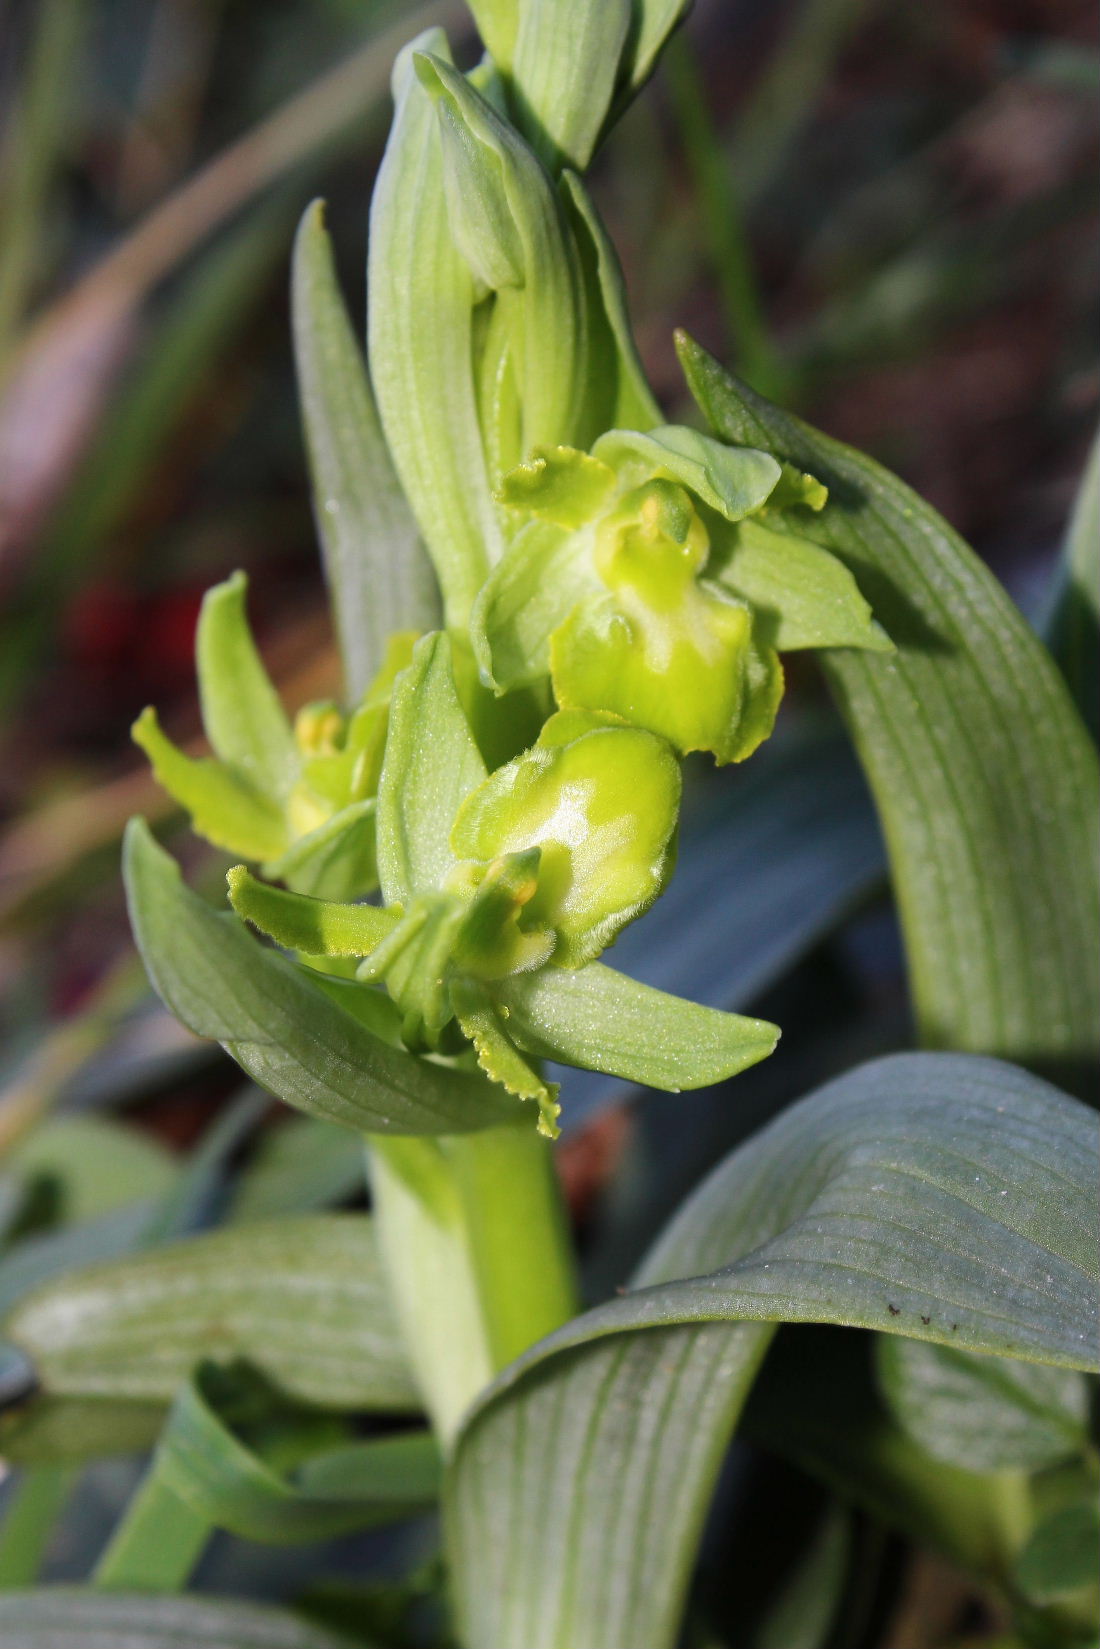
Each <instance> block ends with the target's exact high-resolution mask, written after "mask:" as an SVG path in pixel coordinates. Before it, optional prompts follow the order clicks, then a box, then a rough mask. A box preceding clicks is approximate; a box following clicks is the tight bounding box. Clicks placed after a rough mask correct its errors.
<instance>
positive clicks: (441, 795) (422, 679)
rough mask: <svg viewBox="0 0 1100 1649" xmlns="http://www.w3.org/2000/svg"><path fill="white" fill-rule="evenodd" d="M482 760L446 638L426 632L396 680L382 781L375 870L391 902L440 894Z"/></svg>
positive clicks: (479, 777) (402, 902) (482, 771)
mask: <svg viewBox="0 0 1100 1649" xmlns="http://www.w3.org/2000/svg"><path fill="white" fill-rule="evenodd" d="M484 777H485V763H484V762H483V760H482V758H481V754H480V752H479V750H478V748H477V745H476V743H475V742H474V736H473V734H472V732H471V731H470V725H469V722H468V721H467V719H466V715H465V712H464V711H463V709H462V706H461V704H460V703H459V698H458V692H457V689H456V687H455V680H454V672H453V669H452V662H451V643H450V640H449V638H448V637H447V636H446V635H434V636H425V637H424V639H423V640H422V641H420V642H418V643H417V645H416V647H415V648H414V650H413V661H412V663H411V664H410V666H409V668H408V669H407V670H406V671H404V672H403V673H402V675H401V676H400V677H399V678H398V681H397V684H396V686H395V688H394V694H393V702H392V705H391V709H390V728H389V735H388V738H387V740H386V757H385V761H384V762H383V764H382V776H381V779H380V781H379V786H378V814H377V820H378V873H379V879H380V881H381V884H382V892H383V894H384V896H385V900H386V903H387V904H391V905H394V904H400V905H406V904H408V902H409V900H410V898H411V897H412V896H413V895H414V894H417V893H427V894H431V893H435V892H436V891H437V890H438V889H439V888H440V887H442V885H443V883H444V881H445V879H446V876H447V873H448V871H449V870H450V869H451V867H452V865H453V864H454V854H453V853H452V852H451V850H450V847H449V845H448V835H449V832H450V828H451V824H452V822H453V820H454V817H455V814H456V813H457V812H458V808H459V805H460V803H461V802H462V800H463V798H464V797H465V796H467V795H468V794H469V792H470V791H471V790H473V789H474V787H475V786H476V785H477V784H479V783H480V782H481V780H482V779H484Z"/></svg>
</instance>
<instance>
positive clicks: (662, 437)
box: [592, 424, 781, 521]
mask: <svg viewBox="0 0 1100 1649" xmlns="http://www.w3.org/2000/svg"><path fill="white" fill-rule="evenodd" d="M592 452H593V456H594V457H596V458H600V459H602V460H603V462H604V463H605V464H610V465H611V467H612V468H613V469H614V470H615V471H616V472H617V474H618V476H619V479H620V481H621V482H622V483H623V485H624V486H638V485H640V484H641V483H642V482H643V481H647V480H649V479H650V478H651V477H652V476H654V475H664V476H669V477H671V478H672V479H673V480H674V481H679V482H680V483H681V484H682V485H683V486H685V487H689V488H690V489H691V491H692V492H693V493H695V495H696V496H697V497H698V498H701V499H702V501H703V503H704V504H709V505H710V507H711V508H712V509H715V510H717V511H718V512H719V514H720V515H724V516H725V517H726V520H727V521H740V520H741V518H742V517H743V516H746V515H750V514H751V513H752V511H753V510H758V509H760V508H761V506H762V505H763V504H765V503H766V502H767V500H768V498H769V496H770V494H771V493H772V492H773V491H774V490H775V487H776V484H777V482H778V481H779V478H780V473H781V472H780V467H779V464H778V463H777V461H776V460H775V459H774V458H773V457H772V456H771V454H770V453H766V452H756V451H755V450H754V449H753V448H752V447H730V446H726V445H725V443H724V442H722V441H716V440H715V439H714V437H713V436H710V435H700V434H699V433H698V431H697V430H693V429H685V428H684V427H683V426H681V425H679V424H663V425H661V426H660V427H659V428H657V429H653V430H650V432H649V433H648V435H642V434H640V433H639V432H638V431H637V430H631V429H613V430H609V431H608V433H607V434H606V435H601V437H600V439H599V440H598V441H597V442H596V445H595V446H594V447H593V449H592Z"/></svg>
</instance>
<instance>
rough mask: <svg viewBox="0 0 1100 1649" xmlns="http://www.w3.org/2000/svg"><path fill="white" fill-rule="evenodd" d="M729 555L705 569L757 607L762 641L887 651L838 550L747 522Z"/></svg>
mask: <svg viewBox="0 0 1100 1649" xmlns="http://www.w3.org/2000/svg"><path fill="white" fill-rule="evenodd" d="M732 540H733V542H732V553H731V554H730V555H729V556H728V558H727V559H726V560H725V561H724V564H723V565H721V566H718V567H714V568H712V567H710V566H709V565H708V567H707V576H708V577H710V578H714V579H716V580H717V582H718V583H719V584H720V585H721V586H722V588H723V589H724V590H728V591H729V592H730V594H731V595H733V596H737V597H738V598H739V599H740V600H742V601H747V602H748V603H749V605H750V606H751V607H752V609H753V616H754V621H755V625H756V629H757V633H758V635H759V637H760V640H761V642H762V643H763V644H764V645H765V646H768V647H774V648H775V649H776V651H777V652H780V653H784V652H791V651H793V650H795V649H796V648H802V647H867V648H870V650H871V651H872V652H877V653H889V652H892V651H893V644H892V642H891V641H890V638H889V636H887V634H886V632H885V631H884V630H883V629H882V628H881V627H880V626H879V625H878V624H876V623H875V621H874V618H873V616H872V613H871V608H870V605H869V603H868V602H866V601H865V600H864V599H863V597H862V596H861V595H860V593H859V586H858V585H857V583H856V581H855V579H854V578H853V577H852V575H851V573H850V572H849V571H848V569H847V567H846V566H845V565H844V563H843V562H842V561H838V560H837V558H836V556H834V555H830V554H829V552H828V551H827V550H823V549H822V548H821V547H820V545H818V544H812V543H810V541H809V540H808V539H804V538H793V537H792V536H791V535H790V534H789V533H777V532H772V531H771V530H770V529H769V528H768V527H765V526H764V525H762V523H761V522H759V521H753V520H749V521H742V522H741V523H740V525H739V526H738V527H737V528H736V529H735V531H734V533H733V535H732Z"/></svg>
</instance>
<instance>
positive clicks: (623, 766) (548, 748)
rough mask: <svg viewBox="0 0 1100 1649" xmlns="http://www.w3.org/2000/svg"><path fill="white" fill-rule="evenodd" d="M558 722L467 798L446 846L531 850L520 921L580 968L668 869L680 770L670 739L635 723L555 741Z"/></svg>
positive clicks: (467, 851) (461, 853)
mask: <svg viewBox="0 0 1100 1649" xmlns="http://www.w3.org/2000/svg"><path fill="white" fill-rule="evenodd" d="M556 721H557V718H556V717H552V718H551V720H550V721H549V722H548V723H547V727H546V730H545V733H544V734H543V735H541V736H540V738H539V740H538V742H537V743H536V744H535V745H534V746H533V747H532V748H531V749H530V750H527V751H525V752H524V754H523V755H522V756H519V757H518V758H517V759H516V760H515V761H513V762H509V763H507V764H506V765H505V766H504V767H501V768H498V769H497V771H496V772H495V773H492V774H490V776H489V777H488V778H487V779H486V780H485V782H484V783H483V784H481V785H480V786H478V788H477V789H476V790H474V791H473V792H472V793H471V794H470V795H469V796H468V797H467V798H466V800H465V802H464V803H463V805H462V807H461V808H460V809H459V812H458V815H457V817H456V819H455V822H454V828H453V830H452V832H451V845H452V847H453V849H454V853H455V855H456V857H457V858H459V859H478V860H481V861H483V862H485V861H491V860H493V859H496V858H498V857H499V856H500V855H502V854H508V853H521V852H523V851H524V850H525V849H527V848H532V847H538V848H540V849H541V850H542V856H541V860H540V866H539V886H538V891H537V893H536V894H535V896H534V898H533V899H532V900H531V901H530V904H529V905H528V907H527V916H526V920H527V923H528V925H529V926H530V927H531V928H532V929H534V928H543V929H548V930H552V931H553V932H554V933H555V934H556V936H557V946H556V948H555V951H554V955H553V961H554V963H555V964H556V965H558V966H561V967H580V966H581V965H582V964H583V963H585V962H588V961H591V960H592V959H593V958H594V957H596V956H598V955H599V953H600V951H601V950H603V949H604V948H605V947H606V946H607V945H609V944H611V943H612V941H613V940H614V938H615V936H616V935H617V934H618V933H619V931H620V930H621V929H622V928H623V927H624V926H625V925H626V924H627V923H628V922H630V921H632V920H633V919H634V918H635V917H636V916H639V915H641V913H642V911H643V910H646V909H647V908H648V907H649V905H651V904H652V902H653V900H654V899H656V897H657V895H658V894H659V893H660V891H661V889H662V887H663V886H664V883H665V881H666V879H667V877H668V875H669V874H670V873H671V869H672V861H673V838H674V833H675V828H676V817H677V810H678V808H679V803H680V770H679V766H678V764H677V762H676V761H675V759H674V757H673V755H672V752H671V750H670V749H669V747H668V745H667V744H666V743H665V742H664V741H663V740H661V739H658V738H655V737H654V736H653V734H651V733H647V732H644V731H643V730H641V729H640V728H635V727H625V726H596V727H591V728H589V729H588V730H587V731H585V732H583V733H582V734H581V735H580V736H579V737H577V738H574V739H572V740H571V741H570V742H568V743H565V744H557V743H556V742H555V737H556V728H555V722H556Z"/></svg>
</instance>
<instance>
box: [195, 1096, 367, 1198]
mask: <svg viewBox="0 0 1100 1649" xmlns="http://www.w3.org/2000/svg"><path fill="white" fill-rule="evenodd" d="M362 1186H363V1164H362V1162H361V1161H360V1154H359V1152H358V1151H357V1150H355V1149H353V1148H349V1141H348V1136H347V1134H346V1133H345V1131H344V1129H343V1128H334V1127H333V1126H332V1124H331V1123H328V1122H319V1121H318V1120H317V1118H316V1117H304V1116H288V1117H286V1118H285V1119H284V1120H283V1121H282V1122H280V1124H279V1126H278V1127H276V1128H268V1129H265V1130H264V1132H263V1133H262V1134H261V1135H260V1138H259V1140H258V1141H257V1144H256V1149H255V1152H254V1153H253V1155H252V1157H251V1159H250V1161H249V1162H248V1164H247V1166H246V1167H245V1169H244V1171H243V1173H242V1174H241V1175H240V1177H239V1178H238V1180H237V1182H236V1184H235V1186H234V1187H233V1191H232V1196H231V1200H230V1203H229V1207H228V1209H227V1211H226V1219H227V1221H229V1222H231V1223H233V1224H244V1223H246V1222H247V1221H249V1220H262V1219H270V1218H272V1217H274V1216H275V1215H276V1214H305V1213H312V1212H313V1211H314V1210H315V1209H319V1208H327V1207H330V1206H331V1205H332V1204H333V1203H338V1202H344V1201H346V1200H347V1198H349V1197H351V1196H353V1195H354V1194H355V1192H356V1191H361V1190H362Z"/></svg>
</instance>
